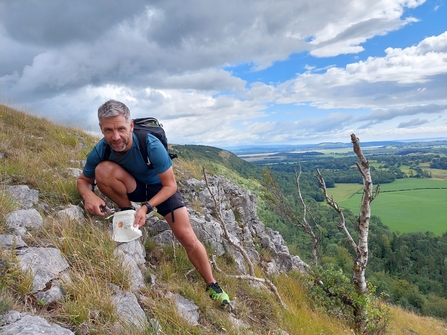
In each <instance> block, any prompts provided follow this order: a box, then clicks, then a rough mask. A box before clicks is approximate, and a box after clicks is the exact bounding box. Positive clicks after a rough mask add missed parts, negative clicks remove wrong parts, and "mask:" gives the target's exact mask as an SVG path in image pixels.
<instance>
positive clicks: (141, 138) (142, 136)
mask: <svg viewBox="0 0 447 335" xmlns="http://www.w3.org/2000/svg"><path fill="white" fill-rule="evenodd" d="M134 134H135V135H136V136H137V139H138V145H139V146H140V153H141V157H143V160H144V162H145V163H146V165H147V167H148V168H149V169H153V168H154V165H153V164H152V163H151V162H150V160H149V156H148V155H147V142H146V141H147V133H145V132H142V131H137V132H134Z"/></svg>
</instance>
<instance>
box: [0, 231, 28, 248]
mask: <svg viewBox="0 0 447 335" xmlns="http://www.w3.org/2000/svg"><path fill="white" fill-rule="evenodd" d="M13 246H15V247H16V248H23V247H26V246H27V245H26V243H25V242H23V240H22V237H21V236H20V235H4V234H0V248H5V249H9V248H12V247H13Z"/></svg>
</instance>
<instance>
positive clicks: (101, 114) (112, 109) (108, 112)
mask: <svg viewBox="0 0 447 335" xmlns="http://www.w3.org/2000/svg"><path fill="white" fill-rule="evenodd" d="M119 115H124V117H125V118H126V121H127V122H130V110H129V108H128V107H127V106H126V105H125V104H123V103H122V102H120V101H116V100H112V99H111V100H109V101H106V102H104V103H103V104H102V105H101V106H100V107H99V108H98V120H99V122H101V119H102V118H109V117H114V116H119Z"/></svg>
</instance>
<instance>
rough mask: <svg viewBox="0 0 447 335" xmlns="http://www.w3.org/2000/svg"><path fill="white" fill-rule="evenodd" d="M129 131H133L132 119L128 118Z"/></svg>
mask: <svg viewBox="0 0 447 335" xmlns="http://www.w3.org/2000/svg"><path fill="white" fill-rule="evenodd" d="M130 131H133V120H130Z"/></svg>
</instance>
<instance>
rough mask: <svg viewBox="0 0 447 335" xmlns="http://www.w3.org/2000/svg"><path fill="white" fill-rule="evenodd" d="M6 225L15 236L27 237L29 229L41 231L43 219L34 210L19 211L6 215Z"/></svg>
mask: <svg viewBox="0 0 447 335" xmlns="http://www.w3.org/2000/svg"><path fill="white" fill-rule="evenodd" d="M6 225H7V226H8V227H9V228H11V229H12V230H13V231H14V233H15V234H17V235H20V236H25V235H26V233H27V230H28V229H40V228H41V227H42V225H43V218H42V216H41V215H40V213H39V212H38V211H37V210H35V209H34V208H31V209H19V210H17V211H14V212H11V213H9V214H7V215H6Z"/></svg>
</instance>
